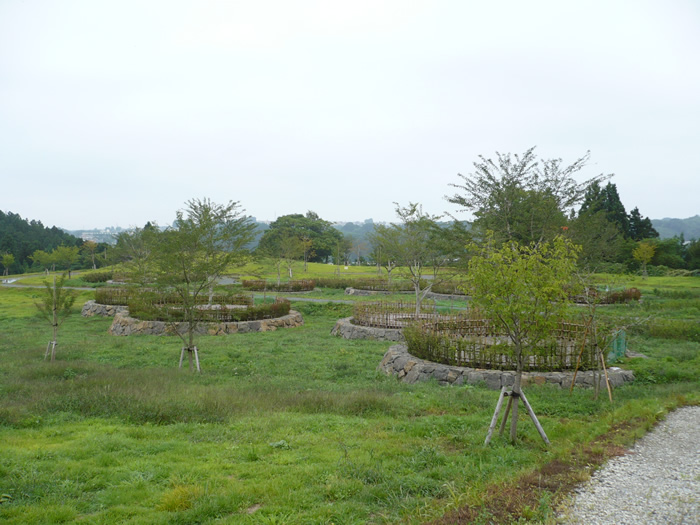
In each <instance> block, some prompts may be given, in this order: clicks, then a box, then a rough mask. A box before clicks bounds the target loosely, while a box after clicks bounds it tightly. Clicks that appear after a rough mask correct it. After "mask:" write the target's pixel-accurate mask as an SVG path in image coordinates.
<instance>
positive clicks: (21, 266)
mask: <svg viewBox="0 0 700 525" xmlns="http://www.w3.org/2000/svg"><path fill="white" fill-rule="evenodd" d="M80 244H82V241H81V240H80V239H78V238H77V237H74V236H73V235H70V234H68V233H66V232H64V231H63V230H61V229H60V228H57V227H56V226H52V227H51V228H48V227H46V226H44V225H43V224H42V223H41V221H34V220H32V221H29V220H27V219H23V218H22V217H20V216H19V215H18V214H16V213H12V212H7V213H4V212H2V211H0V254H1V253H6V254H11V255H13V256H14V261H13V263H12V265H10V266H9V273H12V274H18V273H24V272H26V271H27V270H28V269H29V267H30V266H31V264H32V258H31V256H32V254H33V253H34V252H35V251H36V250H43V251H45V252H51V251H52V250H54V249H55V248H57V247H59V246H61V245H65V246H74V247H77V246H80Z"/></svg>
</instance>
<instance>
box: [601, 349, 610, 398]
mask: <svg viewBox="0 0 700 525" xmlns="http://www.w3.org/2000/svg"><path fill="white" fill-rule="evenodd" d="M600 362H601V363H603V372H604V373H605V385H606V386H607V387H608V397H609V398H610V402H611V403H612V402H613V400H612V389H611V388H610V379H609V378H608V369H607V367H606V366H605V356H603V352H601V353H600Z"/></svg>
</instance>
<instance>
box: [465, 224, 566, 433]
mask: <svg viewBox="0 0 700 525" xmlns="http://www.w3.org/2000/svg"><path fill="white" fill-rule="evenodd" d="M577 252H578V247H577V246H575V245H574V244H573V243H571V241H569V240H568V239H566V238H563V237H561V236H558V237H556V238H555V239H554V240H553V241H552V242H544V243H540V244H531V245H529V246H523V245H521V244H519V243H517V242H514V241H512V242H508V243H505V244H503V245H502V246H501V247H500V248H499V247H497V246H496V245H495V243H494V241H493V238H489V239H488V242H487V243H486V246H485V248H482V249H481V250H480V253H479V254H478V255H476V256H474V257H472V259H471V261H470V262H469V273H468V276H467V285H466V287H465V292H467V293H469V294H470V295H471V296H472V303H473V304H474V306H476V307H478V308H479V309H480V310H481V311H482V312H484V313H485V314H486V315H487V316H488V317H489V318H490V319H492V320H493V321H494V322H495V323H496V324H497V325H498V326H500V328H501V329H502V330H503V332H504V333H505V335H506V336H507V338H508V339H509V341H510V344H511V345H512V351H513V356H514V358H515V362H516V371H515V382H514V384H513V390H512V393H511V396H512V397H511V401H512V420H511V427H510V438H511V440H512V441H515V439H516V433H517V424H518V404H519V402H520V400H521V397H522V390H521V379H522V373H523V366H524V362H525V360H526V359H527V357H528V355H530V354H531V353H532V352H534V351H535V349H536V348H537V347H538V345H540V344H541V343H542V342H544V341H545V340H546V339H548V338H550V337H551V334H552V332H553V331H554V330H555V329H556V328H557V326H558V324H559V322H560V321H561V319H562V318H563V316H564V312H565V310H566V307H567V305H568V304H569V302H570V299H569V293H570V288H569V285H570V284H571V283H572V278H573V274H574V271H575V269H576V258H577ZM501 399H502V398H501ZM501 399H499V405H498V408H497V412H496V414H494V421H493V422H492V427H491V428H490V431H489V436H488V437H487V442H488V439H489V438H490V432H491V431H492V430H493V426H495V420H496V418H497V416H498V410H499V409H500V401H501ZM523 401H525V399H524V398H523ZM526 406H527V404H526ZM531 415H532V416H534V413H532V414H531ZM536 424H538V423H536ZM545 441H546V439H545Z"/></svg>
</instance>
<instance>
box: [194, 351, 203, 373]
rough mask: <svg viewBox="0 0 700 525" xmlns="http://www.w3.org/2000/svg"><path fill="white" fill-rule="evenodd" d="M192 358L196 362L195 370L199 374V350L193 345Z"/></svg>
mask: <svg viewBox="0 0 700 525" xmlns="http://www.w3.org/2000/svg"><path fill="white" fill-rule="evenodd" d="M194 360H195V363H197V372H199V373H200V374H201V373H202V370H201V369H200V368H199V351H198V350H197V347H196V346H195V347H194Z"/></svg>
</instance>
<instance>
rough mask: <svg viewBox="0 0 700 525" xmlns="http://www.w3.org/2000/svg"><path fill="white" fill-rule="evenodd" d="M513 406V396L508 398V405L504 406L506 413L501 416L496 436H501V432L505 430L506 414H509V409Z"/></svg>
mask: <svg viewBox="0 0 700 525" xmlns="http://www.w3.org/2000/svg"><path fill="white" fill-rule="evenodd" d="M512 404H513V396H508V404H507V405H506V413H505V414H503V419H502V420H501V428H499V429H498V435H499V436H502V435H503V432H505V430H506V423H507V421H508V414H510V407H511V405H512Z"/></svg>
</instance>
